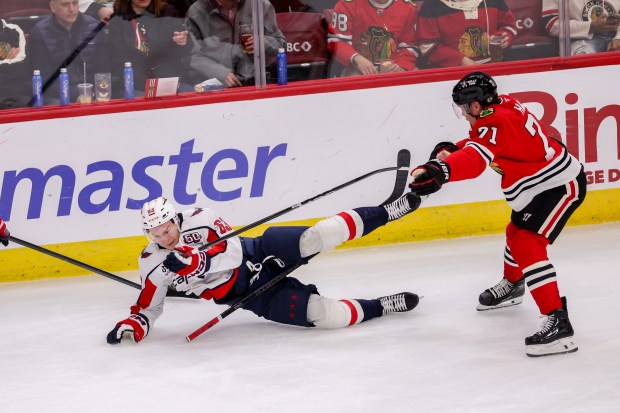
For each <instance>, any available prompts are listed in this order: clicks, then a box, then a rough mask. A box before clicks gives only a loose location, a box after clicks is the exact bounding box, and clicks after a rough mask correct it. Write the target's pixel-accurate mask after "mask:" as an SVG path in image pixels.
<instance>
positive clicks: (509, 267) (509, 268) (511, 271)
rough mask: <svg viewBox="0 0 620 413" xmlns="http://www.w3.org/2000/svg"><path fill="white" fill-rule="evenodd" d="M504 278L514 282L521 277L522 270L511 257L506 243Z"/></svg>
mask: <svg viewBox="0 0 620 413" xmlns="http://www.w3.org/2000/svg"><path fill="white" fill-rule="evenodd" d="M504 278H505V279H507V280H508V281H510V282H511V283H515V282H517V281H519V280H521V279H522V278H523V272H522V271H521V269H520V268H519V266H518V265H517V263H516V262H515V260H514V258H513V257H512V253H511V252H510V248H508V245H506V248H505V249H504Z"/></svg>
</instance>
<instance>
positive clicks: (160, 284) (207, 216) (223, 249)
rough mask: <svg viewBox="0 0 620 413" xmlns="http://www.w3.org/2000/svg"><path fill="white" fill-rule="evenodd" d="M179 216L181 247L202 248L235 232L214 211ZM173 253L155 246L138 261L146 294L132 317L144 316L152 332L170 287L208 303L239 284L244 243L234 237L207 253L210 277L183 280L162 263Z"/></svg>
mask: <svg viewBox="0 0 620 413" xmlns="http://www.w3.org/2000/svg"><path fill="white" fill-rule="evenodd" d="M178 216H179V220H180V226H181V236H180V237H179V243H178V244H177V247H181V246H185V245H188V246H191V247H195V248H198V247H200V246H202V245H206V244H208V243H210V242H213V241H215V240H217V239H219V238H220V237H221V236H222V235H224V234H226V233H228V232H230V231H232V228H231V227H230V226H229V225H228V224H226V222H225V221H224V220H223V219H221V218H220V217H219V216H218V214H217V213H216V212H215V211H213V210H211V209H207V208H191V209H188V210H185V211H183V212H182V213H180V214H178ZM170 252H171V251H170V250H167V249H165V248H162V247H160V246H159V245H158V244H157V243H155V242H151V243H150V244H149V245H147V246H146V248H145V249H144V250H143V251H142V253H141V254H140V258H139V260H138V264H139V267H140V278H141V280H142V292H141V293H140V296H139V297H138V301H137V302H136V304H135V305H133V306H132V307H131V313H132V314H136V313H140V314H144V315H145V316H146V317H147V318H148V319H149V322H150V326H151V328H152V327H153V323H154V321H155V319H157V317H159V316H160V315H161V313H162V312H163V305H164V298H165V297H166V292H167V291H168V286H172V287H173V288H175V289H176V290H177V291H183V292H185V293H187V294H190V293H193V294H196V295H198V296H201V297H202V298H205V299H211V298H222V297H224V296H225V295H226V293H227V292H228V291H229V290H230V288H231V287H232V285H233V284H234V283H235V281H236V279H237V273H238V271H237V268H238V267H239V266H240V265H241V263H242V260H243V251H242V249H241V241H240V240H239V237H232V238H230V239H227V240H226V241H222V242H221V243H219V244H216V245H214V246H213V247H211V248H209V249H208V250H207V251H206V252H207V254H208V255H209V256H210V257H211V266H210V268H209V270H208V272H207V273H206V274H203V275H200V276H192V275H190V276H180V275H177V274H175V273H173V272H170V271H168V270H167V269H166V268H164V267H163V266H162V262H163V261H164V260H165V259H166V256H167V255H168V254H169V253H170Z"/></svg>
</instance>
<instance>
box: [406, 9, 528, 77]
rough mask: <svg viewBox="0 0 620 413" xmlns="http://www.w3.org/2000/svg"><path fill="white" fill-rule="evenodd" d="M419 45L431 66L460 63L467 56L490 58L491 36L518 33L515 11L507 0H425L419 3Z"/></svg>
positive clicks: (421, 55)
mask: <svg viewBox="0 0 620 413" xmlns="http://www.w3.org/2000/svg"><path fill="white" fill-rule="evenodd" d="M416 33H417V37H418V43H417V48H419V54H420V58H424V60H425V62H426V63H427V64H428V65H429V66H433V67H448V66H459V65H460V64H461V61H462V60H463V58H464V57H468V58H470V59H472V60H475V61H481V60H484V59H487V58H488V57H489V55H490V53H489V40H488V39H489V36H491V35H494V34H501V33H505V34H507V35H508V38H509V39H510V40H509V43H510V44H512V41H513V39H514V37H515V36H516V35H517V27H516V21H515V18H514V15H513V14H512V12H511V11H510V9H509V8H508V6H507V5H506V2H505V1H504V0H486V1H482V0H466V1H455V0H425V1H424V3H423V4H422V7H420V14H419V16H418V25H417V28H416Z"/></svg>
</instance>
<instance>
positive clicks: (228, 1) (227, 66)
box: [187, 0, 286, 87]
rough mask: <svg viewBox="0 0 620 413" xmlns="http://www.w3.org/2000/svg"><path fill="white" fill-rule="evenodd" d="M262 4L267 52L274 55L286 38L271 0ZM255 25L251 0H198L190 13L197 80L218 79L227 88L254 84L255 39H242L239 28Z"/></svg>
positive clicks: (193, 66) (193, 59)
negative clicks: (245, 25)
mask: <svg viewBox="0 0 620 413" xmlns="http://www.w3.org/2000/svg"><path fill="white" fill-rule="evenodd" d="M261 1H262V3H263V23H264V26H265V30H264V39H265V55H266V56H275V55H276V54H277V53H278V48H280V47H285V44H286V39H285V38H284V35H283V34H282V32H281V31H280V29H279V28H278V25H277V23H276V14H275V10H274V8H273V6H272V5H271V3H269V1H268V0H261ZM244 24H252V4H251V2H250V0H198V1H197V2H195V3H194V4H193V5H192V6H191V7H190V8H189V10H188V12H187V28H188V30H189V35H190V36H189V38H190V42H191V44H192V50H191V52H190V63H189V66H190V68H191V70H192V72H193V75H194V77H195V80H196V81H197V82H202V81H204V80H207V79H212V78H216V79H217V80H219V81H220V82H221V83H222V84H224V86H226V87H238V86H250V85H254V38H253V36H249V38H247V39H244V42H243V44H242V43H241V40H240V37H241V36H240V27H241V25H244Z"/></svg>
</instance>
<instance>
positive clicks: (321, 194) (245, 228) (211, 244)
mask: <svg viewBox="0 0 620 413" xmlns="http://www.w3.org/2000/svg"><path fill="white" fill-rule="evenodd" d="M401 168H402V167H399V166H390V167H387V168H381V169H377V170H374V171H372V172H368V173H366V174H364V175H362V176H359V177H357V178H355V179H351V180H350V181H348V182H345V183H344V184H341V185H338V186H336V187H334V188H332V189H330V190H327V191H325V192H322V193H320V194H318V195H315V196H313V197H312V198H308V199H306V200H305V201H301V202H300V203H298V204H294V205H291V206H290V207H287V208H284V209H282V210H280V211H278V212H275V213H273V214H271V215H269V216H266V217H264V218H261V219H259V220H258V221H255V222H253V223H251V224H248V225H246V226H245V227H243V228H239V229H238V230H236V231H233V232H229V233H228V234H226V235H224V236H222V237H221V238H218V239H216V240H215V241H212V242H210V243H208V244H205V245H203V246H201V247H200V248H198V249H199V250H201V251H202V250H206V249H208V248H211V247H212V246H214V245H216V244H219V243H220V242H223V241H225V240H227V239H229V238H232V237H236V236H237V235H239V234H241V233H242V232H246V231H248V230H250V229H252V228H255V227H257V226H259V225H261V224H264V223H266V222H268V221H271V220H272V219H274V218H277V217H279V216H281V215H284V214H286V213H289V212H291V211H293V210H295V209H297V208H299V207H301V206H304V205H306V204H309V203H310V202H314V201H316V200H317V199H320V198H323V197H324V196H327V195H329V194H331V193H333V192H336V191H339V190H341V189H343V188H346V187H347V186H350V185H353V184H354V183H356V182H359V181H362V180H364V179H366V178H368V177H370V176H372V175H376V174H379V173H382V172H388V171H396V170H399V169H401ZM407 169H408V167H407Z"/></svg>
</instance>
